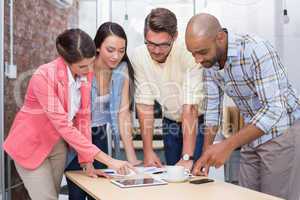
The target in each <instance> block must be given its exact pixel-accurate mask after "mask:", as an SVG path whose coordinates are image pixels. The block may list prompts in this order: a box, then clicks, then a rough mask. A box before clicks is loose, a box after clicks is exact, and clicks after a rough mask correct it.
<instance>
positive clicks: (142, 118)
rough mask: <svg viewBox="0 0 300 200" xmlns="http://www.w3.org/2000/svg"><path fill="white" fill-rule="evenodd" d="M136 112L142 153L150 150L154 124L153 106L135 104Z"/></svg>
mask: <svg viewBox="0 0 300 200" xmlns="http://www.w3.org/2000/svg"><path fill="white" fill-rule="evenodd" d="M136 108H137V113H138V118H139V123H140V128H141V136H142V139H143V149H144V153H147V152H149V151H152V150H153V149H152V137H153V124H154V108H153V106H151V105H144V104H137V106H136Z"/></svg>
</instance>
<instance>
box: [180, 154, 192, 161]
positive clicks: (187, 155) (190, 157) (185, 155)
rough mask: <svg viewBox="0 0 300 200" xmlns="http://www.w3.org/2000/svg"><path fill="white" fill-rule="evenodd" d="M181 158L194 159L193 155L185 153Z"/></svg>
mask: <svg viewBox="0 0 300 200" xmlns="http://www.w3.org/2000/svg"><path fill="white" fill-rule="evenodd" d="M182 160H185V161H188V160H194V157H193V156H190V155H189V154H187V153H185V154H183V156H182Z"/></svg>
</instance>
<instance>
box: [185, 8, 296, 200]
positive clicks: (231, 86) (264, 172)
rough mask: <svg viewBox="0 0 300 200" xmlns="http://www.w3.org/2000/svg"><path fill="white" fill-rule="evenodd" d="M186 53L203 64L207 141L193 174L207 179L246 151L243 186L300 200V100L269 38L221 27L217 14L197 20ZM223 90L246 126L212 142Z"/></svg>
mask: <svg viewBox="0 0 300 200" xmlns="http://www.w3.org/2000/svg"><path fill="white" fill-rule="evenodd" d="M186 45H187V49H188V50H189V51H190V52H191V53H192V54H193V56H194V58H195V60H196V62H197V63H200V64H202V66H203V67H204V70H203V85H204V94H205V99H204V105H205V108H204V113H205V120H204V124H205V127H206V128H205V138H204V145H203V152H204V153H203V154H202V156H201V157H200V159H199V160H197V162H196V163H195V166H194V170H193V173H194V174H197V175H199V174H200V175H203V174H204V175H208V171H209V167H211V166H214V167H217V168H218V167H220V166H221V165H223V164H224V163H225V161H226V160H227V159H228V157H229V156H230V154H231V153H232V151H233V150H234V149H236V148H238V147H242V149H241V159H240V174H239V184H240V185H241V186H244V187H247V188H250V189H254V190H257V191H260V192H264V193H268V194H271V195H275V196H278V197H282V198H284V199H289V200H299V188H300V183H299V180H300V174H299V171H300V170H299V169H300V162H299V160H300V149H299V148H300V136H299V133H300V121H299V119H300V100H299V98H298V97H297V94H296V93H295V91H294V90H293V87H292V85H291V84H290V82H289V80H288V77H287V74H286V69H285V68H284V66H283V64H282V63H281V61H280V59H279V57H278V54H277V52H276V50H275V49H274V48H273V46H272V45H271V44H270V43H269V42H268V41H266V40H263V39H261V38H259V37H257V36H252V35H238V34H234V33H232V32H230V31H227V30H225V29H222V28H221V25H220V23H219V21H218V20H217V19H216V18H215V17H214V16H212V15H209V14H199V15H196V16H194V17H192V18H191V19H190V21H189V23H188V26H187V29H186ZM224 92H225V93H226V94H227V95H228V96H230V97H231V98H232V99H233V101H234V102H235V104H236V106H237V107H238V108H239V110H240V113H241V115H242V116H243V118H244V120H245V122H246V125H245V126H244V127H243V128H242V129H241V130H240V131H238V132H236V133H235V134H234V135H232V136H231V137H229V138H228V139H226V140H224V141H222V142H220V143H217V144H213V141H214V137H215V135H216V133H217V131H218V127H219V126H220V124H221V116H220V113H221V112H222V104H223V94H224Z"/></svg>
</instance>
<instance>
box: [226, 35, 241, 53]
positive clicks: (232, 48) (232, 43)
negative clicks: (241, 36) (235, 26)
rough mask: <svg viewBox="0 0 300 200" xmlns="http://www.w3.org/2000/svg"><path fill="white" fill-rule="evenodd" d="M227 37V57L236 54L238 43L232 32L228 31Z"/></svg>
mask: <svg viewBox="0 0 300 200" xmlns="http://www.w3.org/2000/svg"><path fill="white" fill-rule="evenodd" d="M227 38H228V49H227V58H230V57H236V56H238V44H237V38H236V35H235V34H234V33H233V32H231V31H228V33H227Z"/></svg>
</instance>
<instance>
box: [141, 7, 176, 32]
mask: <svg viewBox="0 0 300 200" xmlns="http://www.w3.org/2000/svg"><path fill="white" fill-rule="evenodd" d="M149 29H150V30H151V31H153V32H166V33H168V34H169V35H171V36H172V37H174V36H175V34H176V33H177V19H176V16H175V14H174V13H173V12H172V11H170V10H168V9H166V8H155V9H152V10H151V12H150V13H149V14H148V15H147V17H146V19H145V25H144V36H145V37H146V34H147V32H148V31H149Z"/></svg>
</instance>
